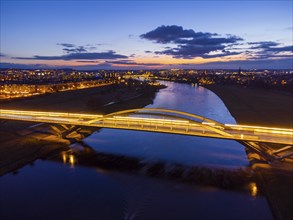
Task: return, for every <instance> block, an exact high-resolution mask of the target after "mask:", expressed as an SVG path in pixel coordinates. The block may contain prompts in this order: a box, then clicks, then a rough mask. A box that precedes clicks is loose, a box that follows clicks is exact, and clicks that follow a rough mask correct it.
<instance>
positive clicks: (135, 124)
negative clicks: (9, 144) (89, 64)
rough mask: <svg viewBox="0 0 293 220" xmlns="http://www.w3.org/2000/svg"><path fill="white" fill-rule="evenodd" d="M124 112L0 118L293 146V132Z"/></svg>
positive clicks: (14, 113) (2, 114)
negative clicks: (137, 115) (124, 113)
mask: <svg viewBox="0 0 293 220" xmlns="http://www.w3.org/2000/svg"><path fill="white" fill-rule="evenodd" d="M142 111H149V112H150V114H149V115H146V116H149V117H141V116H139V117H135V115H136V114H140V112H142ZM154 111H157V112H158V111H160V112H163V113H165V116H161V118H158V116H156V117H154V116H153V115H152V114H151V113H153V112H154ZM123 112H129V113H128V114H127V115H126V116H125V115H123V114H122V115H123V116H122V115H120V113H119V112H118V113H117V114H115V113H111V114H109V115H95V114H79V113H64V112H43V111H22V110H21V111H20V110H7V109H0V118H1V119H7V120H22V121H32V122H39V123H40V122H41V123H53V124H71V125H77V126H90V127H102V128H114V129H129V130H140V131H151V132H162V133H171V134H181V135H191V136H202V137H211V138H221V139H231V140H239V141H253V142H266V143H276V144H285V145H293V129H285V128H272V127H261V126H248V125H233V124H221V123H219V122H216V121H214V122H213V121H212V120H211V119H207V121H208V122H206V121H205V118H203V117H202V116H197V115H192V114H190V113H184V114H186V115H188V116H194V117H195V118H197V121H195V120H194V119H193V120H191V119H190V118H189V117H183V116H184V115H183V113H182V112H178V111H174V110H165V109H134V110H128V111H122V113H123ZM170 112H172V113H174V112H175V113H178V115H179V116H176V117H177V118H174V115H172V118H170V114H167V113H170ZM182 115H183V116H182Z"/></svg>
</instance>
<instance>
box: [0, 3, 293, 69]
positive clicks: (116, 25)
mask: <svg viewBox="0 0 293 220" xmlns="http://www.w3.org/2000/svg"><path fill="white" fill-rule="evenodd" d="M292 7H293V5H292V1H240V0H239V1H69V0H68V1H25V0H23V1H13V0H12V1H11V0H10V1H3V0H1V20H0V24H1V26H0V36H1V38H0V46H1V47H0V54H1V56H0V59H1V66H2V67H17V66H24V67H36V66H37V67H39V66H44V67H67V66H68V67H75V68H79V69H82V68H84V69H99V68H102V69H104V68H105V69H140V68H178V67H179V68H237V66H242V68H293V67H292V62H293V61H292V58H293V57H292V44H293V42H292V41H293V39H292V37H293V35H292V34H293V29H292V26H293V25H292V16H293V15H292Z"/></svg>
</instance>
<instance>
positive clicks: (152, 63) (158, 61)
mask: <svg viewBox="0 0 293 220" xmlns="http://www.w3.org/2000/svg"><path fill="white" fill-rule="evenodd" d="M247 58H248V56H243V55H233V56H226V57H215V58H201V57H197V58H193V59H183V58H173V57H171V56H167V55H160V56H159V57H153V56H146V57H136V58H133V59H131V58H129V62H135V63H137V64H138V65H136V64H131V63H130V64H127V63H125V64H111V63H109V64H111V65H112V66H113V67H133V66H135V67H139V66H142V67H143V66H148V67H154V68H161V67H164V66H165V65H188V64H189V65H196V64H205V63H206V64H208V63H212V62H229V61H236V60H246V59H247ZM8 62H11V63H17V64H29V65H34V64H39V65H42V64H43V65H48V66H53V67H54V66H56V67H59V66H65V67H66V66H84V65H91V66H95V65H99V64H107V60H92V61H88V62H87V61H83V62H80V61H78V60H9V61H8Z"/></svg>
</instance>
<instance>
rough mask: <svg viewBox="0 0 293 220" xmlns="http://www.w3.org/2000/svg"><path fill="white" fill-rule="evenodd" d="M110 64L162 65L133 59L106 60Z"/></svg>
mask: <svg viewBox="0 0 293 220" xmlns="http://www.w3.org/2000/svg"><path fill="white" fill-rule="evenodd" d="M106 62H107V63H110V64H116V65H132V66H162V64H160V63H137V62H134V61H132V60H117V61H106Z"/></svg>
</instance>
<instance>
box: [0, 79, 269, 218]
mask: <svg viewBox="0 0 293 220" xmlns="http://www.w3.org/2000/svg"><path fill="white" fill-rule="evenodd" d="M163 83H164V84H166V85H167V88H166V89H162V90H160V91H159V92H158V93H157V95H156V97H155V99H154V101H153V104H151V105H148V106H147V107H149V108H166V109H176V110H179V111H185V112H190V113H193V114H198V115H201V116H204V117H207V118H211V119H213V120H216V121H219V122H221V123H235V120H234V118H233V117H232V116H231V114H230V113H229V111H228V110H227V108H226V107H225V105H224V104H223V102H222V101H221V100H220V99H219V98H218V97H217V96H216V95H215V94H214V93H212V92H211V91H209V90H207V89H205V88H203V87H192V86H190V85H186V84H179V83H173V82H163ZM84 142H85V143H86V144H87V145H88V146H90V147H91V148H92V149H93V150H94V151H96V152H103V153H108V154H116V155H117V154H118V155H125V156H131V157H135V158H142V159H143V160H145V161H161V162H164V163H176V164H181V165H183V166H204V167H224V168H225V169H231V170H233V169H235V170H236V169H237V168H245V167H247V166H249V164H248V160H247V157H246V154H245V151H244V147H243V146H242V145H240V144H239V143H237V142H235V141H229V140H219V139H211V138H201V137H189V136H181V135H171V134H160V133H149V132H139V131H127V130H112V129H101V130H100V131H98V132H95V133H93V134H92V135H91V136H89V137H88V138H86V139H85V140H84ZM73 147H76V145H74V146H73ZM0 219H3V220H4V219H63V220H64V219H71V220H72V219H82V220H83V219H105V220H108V219H109V220H111V219H113V220H114V219H146V220H152V219H167V220H168V219H170V220H172V219H174V220H175V219H178V220H181V219H182V220H185V219H186V220H188V219H231V220H232V219H233V220H234V219H250V220H252V219H257V220H258V219H266V220H267V219H273V217H272V214H271V212H270V209H269V206H268V203H267V200H266V199H265V197H264V196H262V195H259V194H258V193H256V192H254V193H251V191H250V190H247V191H245V190H244V191H237V190H228V189H222V188H218V187H211V186H205V185H196V184H192V183H188V184H187V183H183V182H182V181H180V180H169V179H166V178H150V177H148V176H146V175H143V174H141V173H137V174H134V173H127V172H117V171H111V170H104V169H100V168H98V167H87V166H81V165H79V164H78V162H77V163H76V164H75V165H74V166H73V165H72V164H71V165H70V164H67V163H66V164H63V163H60V162H54V161H51V160H39V161H37V162H36V163H34V165H32V166H26V167H24V168H22V169H20V170H19V173H18V174H17V175H15V174H7V175H5V176H3V177H1V178H0Z"/></svg>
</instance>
